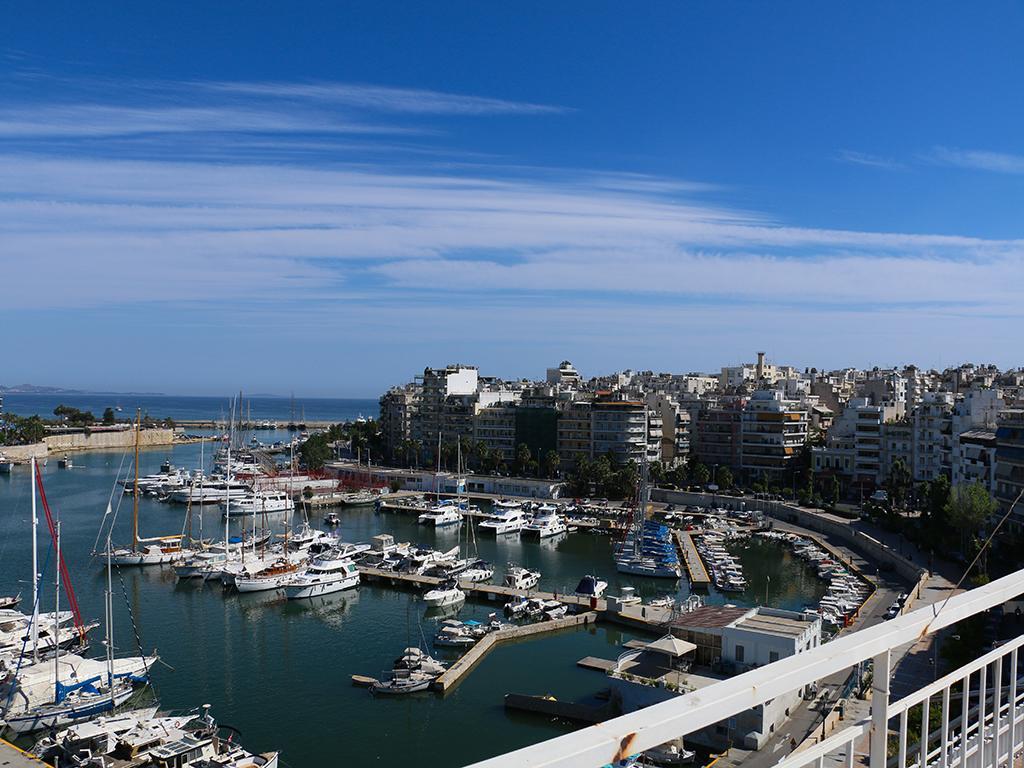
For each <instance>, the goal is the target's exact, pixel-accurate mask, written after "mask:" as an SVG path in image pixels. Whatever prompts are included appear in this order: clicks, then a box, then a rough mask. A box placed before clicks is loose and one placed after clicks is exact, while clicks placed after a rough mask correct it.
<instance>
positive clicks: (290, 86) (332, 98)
mask: <svg viewBox="0 0 1024 768" xmlns="http://www.w3.org/2000/svg"><path fill="white" fill-rule="evenodd" d="M193 85H194V86H195V87H196V88H200V89H203V90H207V91H213V92H217V93H221V94H227V95H231V96H248V97H259V98H273V99H286V100H290V101H300V102H308V101H313V102H319V103H325V104H334V105H340V106H346V107H358V108H360V109H365V110H371V111H376V112H405V113H412V114H420V115H543V114H560V113H564V112H569V111H571V110H570V109H568V108H566V107H562V106H555V105H548V104H533V103H530V102H522V101H510V100H506V99H494V98H487V97H483V96H473V95H466V94H458V93H445V92H443V91H432V90H425V89H414V88H389V87H384V86H379V85H365V84H358V83H336V82H319V83H293V82H244V81H235V82H199V83H194V84H193Z"/></svg>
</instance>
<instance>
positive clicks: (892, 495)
mask: <svg viewBox="0 0 1024 768" xmlns="http://www.w3.org/2000/svg"><path fill="white" fill-rule="evenodd" d="M912 481H913V478H912V477H911V476H910V470H909V469H908V468H907V463H906V462H905V461H904V460H903V459H896V461H894V462H893V463H892V467H890V469H889V479H888V481H887V482H886V487H887V490H888V491H889V499H890V500H891V501H892V505H893V508H894V509H902V508H903V507H904V506H905V505H906V501H907V494H908V493H909V492H910V486H911V483H912Z"/></svg>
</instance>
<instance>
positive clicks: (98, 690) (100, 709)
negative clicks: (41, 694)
mask: <svg viewBox="0 0 1024 768" xmlns="http://www.w3.org/2000/svg"><path fill="white" fill-rule="evenodd" d="M134 693H135V687H134V685H132V682H131V681H130V680H115V681H114V683H113V685H101V684H100V683H99V681H98V680H93V681H89V682H84V683H80V684H79V686H75V687H74V689H73V690H71V691H70V692H66V693H65V692H62V691H60V688H58V699H57V700H56V701H54V702H51V703H49V704H42V705H40V706H37V707H32V708H31V709H28V710H26V711H24V712H22V713H20V714H16V715H12V714H7V715H5V716H4V722H5V723H6V724H7V727H8V728H9V729H10V730H11V731H12V732H13V733H15V734H17V735H19V736H21V735H23V734H26V733H33V732H35V731H43V730H52V729H55V728H63V727H66V726H68V725H72V724H74V723H78V722H82V721H84V720H91V719H92V718H94V717H96V716H97V715H100V714H102V713H104V712H110V711H111V710H113V709H115V708H116V707H119V706H121V705H122V704H124V703H125V702H126V701H128V699H130V698H131V697H132V695H133V694H134Z"/></svg>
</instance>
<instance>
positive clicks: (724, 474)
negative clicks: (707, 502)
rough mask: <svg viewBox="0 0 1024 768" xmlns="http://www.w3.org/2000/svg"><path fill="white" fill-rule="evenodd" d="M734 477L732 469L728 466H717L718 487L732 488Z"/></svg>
mask: <svg viewBox="0 0 1024 768" xmlns="http://www.w3.org/2000/svg"><path fill="white" fill-rule="evenodd" d="M735 483H736V481H735V478H733V476H732V470H731V469H729V468H728V467H719V468H718V487H719V488H732V487H733V485H735Z"/></svg>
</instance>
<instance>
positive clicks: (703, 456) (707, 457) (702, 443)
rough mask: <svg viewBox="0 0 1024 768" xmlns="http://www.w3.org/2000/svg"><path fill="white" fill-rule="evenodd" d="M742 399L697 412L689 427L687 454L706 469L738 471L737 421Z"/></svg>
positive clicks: (739, 460)
mask: <svg viewBox="0 0 1024 768" xmlns="http://www.w3.org/2000/svg"><path fill="white" fill-rule="evenodd" d="M745 403H746V400H745V399H735V400H731V401H727V402H723V403H721V404H719V405H709V406H708V407H706V408H703V409H701V410H700V411H699V412H698V414H697V419H696V421H695V423H694V427H693V431H692V434H693V439H692V441H691V451H692V452H693V454H694V455H695V456H696V457H697V459H698V460H700V461H701V462H703V463H704V464H706V465H707V466H709V467H713V466H715V465H718V466H719V467H728V468H729V469H731V470H736V471H738V470H739V469H740V463H741V459H740V455H741V441H742V440H741V420H742V415H743V406H744V405H745Z"/></svg>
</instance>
